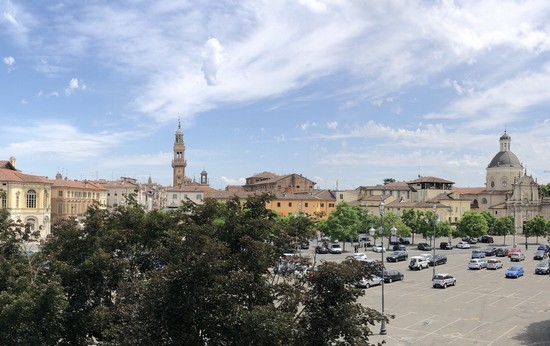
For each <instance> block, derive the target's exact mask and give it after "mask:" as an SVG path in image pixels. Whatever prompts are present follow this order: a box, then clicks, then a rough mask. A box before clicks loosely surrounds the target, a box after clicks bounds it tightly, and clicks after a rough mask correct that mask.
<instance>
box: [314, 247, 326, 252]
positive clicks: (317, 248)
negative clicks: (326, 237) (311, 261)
mask: <svg viewBox="0 0 550 346" xmlns="http://www.w3.org/2000/svg"><path fill="white" fill-rule="evenodd" d="M315 253H319V254H325V253H328V249H327V248H326V247H324V246H317V247H316V248H315Z"/></svg>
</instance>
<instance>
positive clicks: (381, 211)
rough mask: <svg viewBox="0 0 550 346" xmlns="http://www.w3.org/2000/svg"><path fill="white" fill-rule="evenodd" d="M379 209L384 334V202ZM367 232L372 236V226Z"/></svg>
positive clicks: (382, 329) (382, 326)
mask: <svg viewBox="0 0 550 346" xmlns="http://www.w3.org/2000/svg"><path fill="white" fill-rule="evenodd" d="M378 208H379V209H380V228H379V229H378V234H379V235H380V237H381V239H380V241H381V243H382V252H381V260H382V282H381V288H382V317H383V318H382V321H381V323H380V335H386V334H387V333H388V332H387V331H386V320H385V319H384V316H385V315H384V281H385V278H384V271H385V270H386V268H385V267H384V202H383V201H382V202H380V205H379V206H378ZM396 231H397V230H396V229H395V227H392V229H391V232H392V234H393V233H394V232H396ZM369 233H370V235H371V236H373V237H374V235H375V230H374V228H372V227H371V228H370V229H369Z"/></svg>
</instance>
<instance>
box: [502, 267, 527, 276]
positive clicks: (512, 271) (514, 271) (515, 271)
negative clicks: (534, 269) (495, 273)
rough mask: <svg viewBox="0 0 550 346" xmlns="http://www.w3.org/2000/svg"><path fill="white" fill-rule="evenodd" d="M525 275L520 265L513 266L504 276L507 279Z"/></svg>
mask: <svg viewBox="0 0 550 346" xmlns="http://www.w3.org/2000/svg"><path fill="white" fill-rule="evenodd" d="M523 274H525V270H524V269H523V267H522V266H520V265H513V266H511V267H510V268H508V269H507V270H506V274H504V276H505V277H507V278H516V279H517V278H519V277H520V276H523Z"/></svg>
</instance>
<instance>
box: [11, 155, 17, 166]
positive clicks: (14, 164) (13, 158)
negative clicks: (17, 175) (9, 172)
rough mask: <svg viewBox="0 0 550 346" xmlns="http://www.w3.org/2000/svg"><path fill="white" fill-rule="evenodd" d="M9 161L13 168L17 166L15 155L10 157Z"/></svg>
mask: <svg viewBox="0 0 550 346" xmlns="http://www.w3.org/2000/svg"><path fill="white" fill-rule="evenodd" d="M10 163H11V165H12V166H13V168H17V167H16V163H17V159H16V158H15V156H12V157H10Z"/></svg>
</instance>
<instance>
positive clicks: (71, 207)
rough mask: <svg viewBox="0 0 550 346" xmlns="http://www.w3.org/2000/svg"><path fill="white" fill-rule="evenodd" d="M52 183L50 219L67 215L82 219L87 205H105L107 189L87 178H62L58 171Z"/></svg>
mask: <svg viewBox="0 0 550 346" xmlns="http://www.w3.org/2000/svg"><path fill="white" fill-rule="evenodd" d="M51 183H52V220H53V221H54V222H55V221H56V220H59V219H64V218H67V217H75V218H77V219H80V220H82V219H83V218H84V215H85V213H86V211H87V210H88V207H89V206H91V205H93V204H98V205H102V206H105V205H106V193H107V191H108V190H107V189H106V188H104V187H102V186H100V185H99V184H96V183H94V182H89V181H87V180H84V181H78V180H70V179H67V178H63V177H62V176H61V174H60V173H58V174H57V175H56V176H55V179H54V180H51Z"/></svg>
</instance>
